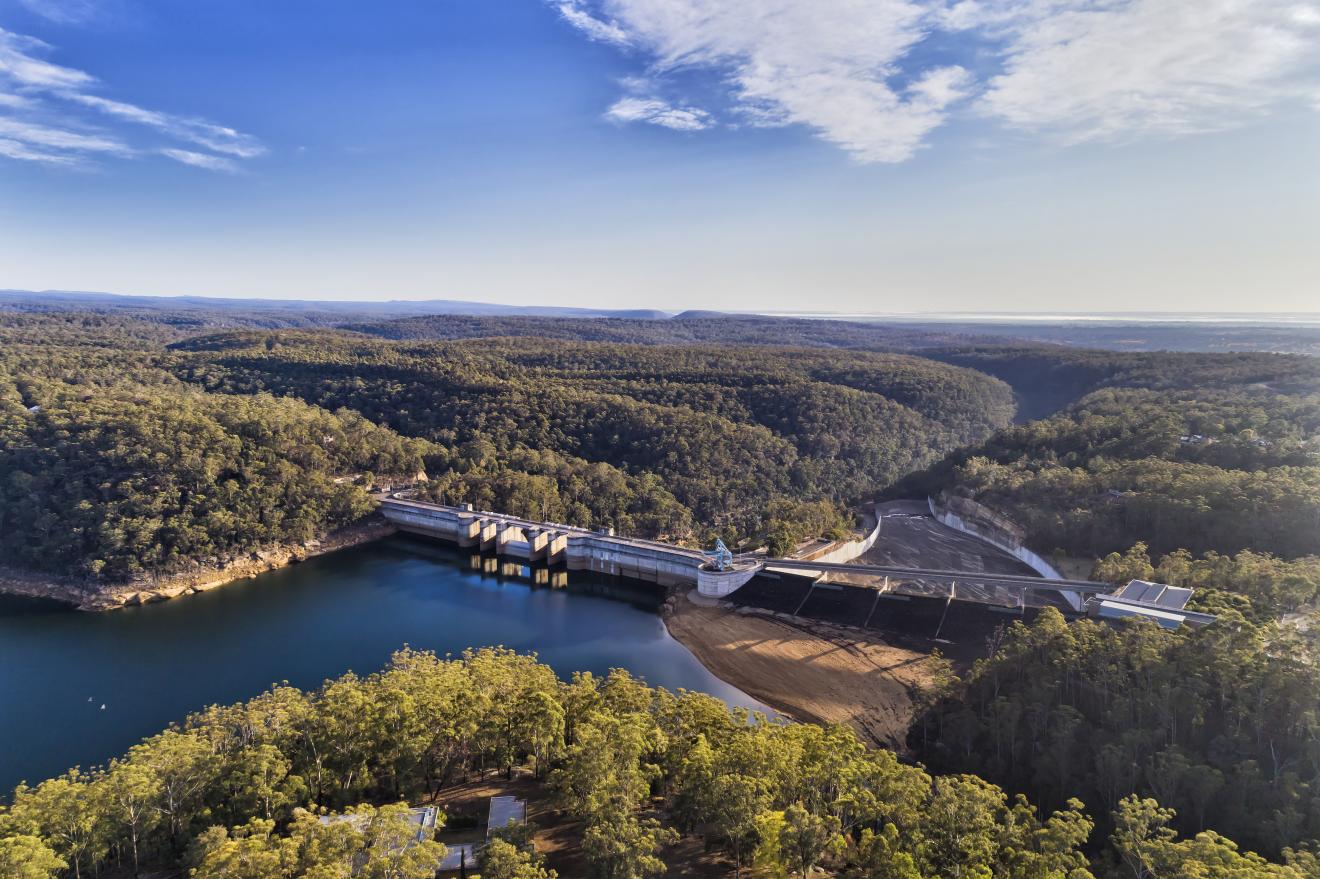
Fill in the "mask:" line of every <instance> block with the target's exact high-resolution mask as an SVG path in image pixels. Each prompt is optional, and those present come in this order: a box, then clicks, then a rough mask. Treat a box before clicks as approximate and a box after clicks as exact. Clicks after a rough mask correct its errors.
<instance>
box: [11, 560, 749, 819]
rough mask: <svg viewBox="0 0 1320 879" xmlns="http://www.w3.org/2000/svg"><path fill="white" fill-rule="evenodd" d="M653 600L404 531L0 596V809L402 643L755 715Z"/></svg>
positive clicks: (649, 593) (369, 666)
mask: <svg viewBox="0 0 1320 879" xmlns="http://www.w3.org/2000/svg"><path fill="white" fill-rule="evenodd" d="M492 568H495V569H496V570H495V571H492V570H491V569H492ZM510 575H511V576H510ZM538 579H539V580H540V581H542V582H541V583H538V582H536V581H537V580H538ZM547 581H550V582H547ZM565 581H566V582H565ZM659 601H660V592H659V589H658V587H655V586H652V585H651V584H646V583H634V582H631V581H626V580H616V579H610V578H604V577H600V576H597V575H594V574H589V573H586V572H569V573H564V572H549V571H544V570H542V571H540V572H539V573H538V572H536V571H532V570H530V569H528V568H525V567H521V568H520V567H518V566H516V565H513V564H510V563H503V564H502V565H501V564H499V563H497V562H496V561H495V560H494V559H489V558H488V559H484V560H483V559H480V558H477V559H473V558H472V557H470V556H469V555H468V554H467V553H460V552H459V551H457V550H452V549H450V548H448V547H445V546H442V545H439V544H434V543H429V542H425V541H421V540H414V539H411V538H406V537H392V538H389V539H386V540H382V541H378V542H376V543H373V544H369V545H366V546H361V547H356V548H353V549H347V550H342V551H340V552H336V553H333V554H330V555H326V556H322V557H320V558H315V559H312V560H310V561H307V562H304V563H302V564H299V565H294V566H291V567H288V568H284V569H282V570H279V571H273V572H271V573H268V574H263V575H261V576H259V577H255V578H253V579H250V580H244V581H240V582H237V583H232V584H230V585H228V586H224V587H222V588H220V589H217V590H214V591H212V592H209V593H205V594H202V595H195V596H189V597H186V598H181V599H177V600H175V601H167V602H162V603H159V604H153V605H148V606H146V607H136V608H126V609H123V610H116V611H112V612H108V613H96V614H90V613H81V612H77V611H72V610H67V609H63V608H61V607H58V606H55V605H51V604H45V603H40V602H34V601H27V600H23V599H13V598H6V597H4V596H0V792H2V793H0V800H2V799H6V798H7V795H8V793H9V791H10V790H11V789H12V787H13V785H14V784H16V783H17V782H18V781H19V780H22V779H27V780H29V781H33V782H35V781H39V780H41V779H44V778H47V777H49V776H51V775H54V774H57V773H59V772H62V771H63V770H64V769H66V768H68V767H69V766H72V765H75V764H78V765H82V766H84V767H86V766H91V765H94V764H99V763H103V762H105V761H106V760H107V759H109V758H110V757H113V756H116V755H118V754H121V753H123V752H124V751H125V750H127V749H128V748H129V747H130V746H131V745H133V744H134V743H135V742H137V741H138V740H139V739H141V738H142V737H144V736H147V735H150V734H152V733H154V732H156V731H158V730H160V729H162V728H163V727H165V726H166V725H168V724H169V723H170V722H171V721H175V720H181V719H183V717H184V716H185V715H186V714H188V713H189V712H191V711H195V710H197V709H199V708H202V707H204V706H206V705H209V704H213V703H228V702H235V701H239V700H242V699H246V698H248V697H250V696H253V695H255V694H257V693H258V692H260V691H261V690H263V689H265V688H266V687H268V686H270V685H271V684H272V683H276V682H280V681H288V682H289V683H291V684H294V685H295V686H298V687H302V688H305V689H306V688H313V687H316V686H317V685H319V684H320V683H321V682H322V681H323V680H325V679H327V678H331V677H336V676H338V675H340V674H343V673H344V672H345V671H348V670H350V669H352V670H353V671H356V672H359V673H362V674H366V673H369V672H372V671H375V670H376V669H378V668H380V667H381V666H382V665H384V664H385V663H386V662H387V661H388V660H389V657H390V654H391V653H392V652H393V651H395V650H397V649H399V647H401V646H403V645H404V644H409V645H411V646H413V647H416V648H422V649H427V650H434V651H436V652H438V653H440V654H442V655H443V654H445V653H455V654H457V653H459V652H461V651H462V650H463V649H464V648H467V647H481V646H486V645H504V646H506V647H511V648H514V649H516V650H519V651H535V652H537V653H538V654H540V657H541V659H542V660H543V661H545V662H547V663H549V664H550V665H551V666H552V667H554V669H555V670H556V671H557V672H558V673H559V674H560V676H561V677H567V676H568V675H570V674H571V673H572V672H574V671H591V672H594V673H597V674H603V673H605V672H606V671H608V670H609V669H611V668H626V669H628V670H629V671H631V672H633V673H634V674H636V675H639V676H641V677H644V678H645V679H646V680H647V681H648V682H649V683H651V684H653V685H656V686H663V687H668V688H670V689H677V688H679V687H683V688H687V689H690V690H700V691H703V692H707V693H712V694H714V695H716V696H719V697H721V698H723V699H724V700H725V701H727V702H729V703H730V704H737V705H745V706H748V707H753V708H763V707H764V706H762V705H760V704H759V703H757V702H756V701H755V700H753V699H751V698H750V697H749V696H746V695H745V694H743V693H741V692H740V691H738V690H736V689H735V688H733V687H731V686H729V685H727V684H725V683H724V682H722V681H720V680H719V679H718V678H716V677H715V676H713V675H712V674H711V673H710V672H708V671H706V669H705V668H704V667H703V666H702V665H701V664H700V663H699V662H697V660H696V659H695V658H694V657H693V656H692V654H691V653H689V652H688V651H687V649H686V648H685V647H683V646H682V645H681V644H679V643H678V642H677V641H675V640H674V639H673V638H671V637H670V636H669V633H668V632H667V631H666V630H665V626H664V623H663V622H662V621H661V619H660V618H659V616H657V615H656V610H657V608H658V606H659ZM102 705H104V706H105V708H104V709H102V708H101V706H102Z"/></svg>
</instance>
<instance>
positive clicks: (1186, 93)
mask: <svg viewBox="0 0 1320 879" xmlns="http://www.w3.org/2000/svg"><path fill="white" fill-rule="evenodd" d="M549 2H551V3H552V4H553V5H554V6H555V7H556V8H557V9H558V10H559V12H560V14H561V15H562V16H563V17H564V18H565V20H567V21H568V22H570V23H571V24H573V25H574V26H575V27H577V28H579V29H580V30H582V31H583V32H584V33H585V34H586V35H587V36H588V37H590V38H591V39H594V40H600V41H604V42H609V43H612V44H615V45H618V46H619V47H620V48H622V49H623V50H624V51H628V52H630V53H632V54H633V55H635V56H637V57H639V59H640V60H641V61H642V62H643V64H644V65H645V69H646V73H647V79H648V81H651V82H652V83H662V82H664V81H665V80H666V79H674V78H676V77H675V74H677V73H679V72H684V71H688V72H690V71H694V70H701V71H705V72H707V73H708V74H711V73H713V74H714V75H715V77H716V78H717V82H718V83H720V84H721V85H723V87H724V89H725V92H726V96H727V98H728V99H729V100H730V101H731V102H732V105H733V108H734V111H735V112H736V113H737V114H738V115H740V116H741V117H743V118H745V119H750V120H751V121H752V122H753V123H755V124H758V125H804V126H808V127H810V128H812V129H814V130H815V131H816V132H817V134H818V135H819V136H820V137H821V138H822V139H824V140H826V141H828V142H830V143H834V144H837V145H838V146H840V147H842V148H843V149H845V150H847V151H848V152H849V153H851V154H852V155H853V156H854V157H856V158H857V159H859V160H861V161H866V162H899V161H903V160H905V159H907V158H909V157H911V156H912V155H913V153H914V152H915V151H916V150H917V149H919V148H920V147H921V146H922V145H923V144H924V143H925V142H926V140H927V138H928V136H929V134H930V132H931V131H933V130H934V129H935V128H937V127H938V126H940V125H941V124H943V122H944V121H945V119H946V118H947V116H948V115H949V114H950V113H951V112H953V110H954V108H956V107H957V106H958V104H959V102H963V101H965V106H967V107H973V108H975V109H976V110H977V111H979V113H980V114H981V115H983V116H988V117H992V118H995V119H998V120H1000V121H1001V122H1002V123H1004V124H1006V125H1008V126H1010V127H1014V128H1021V129H1027V130H1037V131H1047V132H1051V133H1057V134H1061V135H1062V136H1063V137H1064V138H1065V139H1067V140H1070V141H1079V140H1087V139H1099V138H1111V139H1131V138H1136V137H1140V136H1146V135H1168V134H1188V133H1195V132H1201V131H1209V130H1217V129H1223V128H1229V127H1233V126H1236V125H1239V124H1242V123H1243V122H1244V121H1246V120H1249V119H1251V118H1254V117H1257V116H1260V115H1262V114H1265V113H1268V112H1275V111H1278V110H1279V109H1280V108H1282V107H1285V106H1287V105H1288V104H1289V103H1290V102H1291V103H1294V104H1296V105H1297V106H1304V105H1309V107H1310V108H1313V109H1314V108H1320V0H810V2H804V0H549ZM941 32H942V33H944V34H956V35H957V37H956V45H958V46H962V47H964V50H965V52H966V53H967V57H969V58H974V59H975V62H976V63H975V65H974V66H976V67H977V68H984V67H991V68H998V69H997V70H996V71H995V72H994V73H992V74H991V75H990V76H989V77H988V79H985V80H984V81H981V82H978V81H977V79H976V78H975V77H974V76H973V75H972V74H971V73H970V72H969V71H968V70H967V69H965V68H964V67H963V66H961V65H960V64H957V63H951V62H950V61H948V60H942V61H940V62H939V63H931V62H930V61H929V60H928V59H929V58H930V57H934V55H933V53H930V54H927V53H919V52H916V51H914V50H915V49H916V48H917V47H918V46H919V45H920V44H921V43H922V42H923V41H924V40H926V38H927V37H928V36H930V35H932V34H936V33H941ZM945 51H947V48H946V49H945ZM660 92H661V89H659V88H658V87H657V88H656V89H655V90H654V91H653V92H652V93H650V94H646V95H642V96H636V95H634V96H633V97H624V98H623V99H621V100H620V101H619V102H618V103H616V104H615V105H614V106H613V107H611V108H610V109H609V110H608V111H607V112H606V116H607V117H608V118H611V119H614V120H626V119H630V118H632V119H636V120H639V121H647V122H652V121H655V120H654V119H652V118H651V116H650V115H649V112H648V107H649V105H648V104H646V103H645V102H648V101H657V102H660V103H663V104H667V105H672V103H673V102H667V101H664V100H663V99H662V98H661V97H659V94H660ZM684 110H685V111H686V112H689V113H698V112H706V111H701V110H696V109H695V108H691V107H685V108H684ZM657 112H659V111H657ZM701 122H702V127H710V126H711V125H713V124H715V122H716V120H715V119H714V117H713V116H710V115H707V116H705V117H703V118H702V119H701Z"/></svg>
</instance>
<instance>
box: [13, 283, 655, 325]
mask: <svg viewBox="0 0 1320 879" xmlns="http://www.w3.org/2000/svg"><path fill="white" fill-rule="evenodd" d="M5 307H8V308H15V309H22V310H43V311H44V310H60V311H65V310H68V309H70V308H85V309H91V310H100V309H105V308H111V309H117V310H122V309H129V310H134V309H136V310H148V311H165V312H180V311H233V312H246V313H270V312H294V313H299V314H307V313H311V314H325V315H336V314H337V315H340V316H341V317H345V318H363V317H372V318H380V319H388V318H397V317H419V316H427V315H445V314H453V315H469V316H484V315H521V316H525V317H583V318H592V317H619V318H630V319H633V320H665V319H667V318H669V317H671V313H670V312H666V311H660V310H658V309H652V308H627V309H608V308H575V307H570V306H557V305H501V304H498V303H493V302H469V301H466V300H462V299H425V300H408V299H391V300H383V301H367V300H332V299H240V298H235V297H211V296H138V295H133V294H124V293H101V292H95V291H82V290H0V308H5Z"/></svg>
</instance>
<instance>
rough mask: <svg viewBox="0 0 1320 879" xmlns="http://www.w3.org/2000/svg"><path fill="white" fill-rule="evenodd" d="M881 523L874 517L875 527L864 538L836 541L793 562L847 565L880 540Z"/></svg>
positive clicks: (879, 519) (880, 518)
mask: <svg viewBox="0 0 1320 879" xmlns="http://www.w3.org/2000/svg"><path fill="white" fill-rule="evenodd" d="M883 521H884V519H883V517H881V516H876V518H875V527H874V528H872V529H871V533H869V534H867V535H866V536H865V537H860V538H858V539H857V540H836V541H834V542H833V543H831V544H830V545H828V546H826V547H823V548H822V549H819V550H817V551H816V552H812V553H807V554H806V555H803V556H800V557H798V558H795V559H794V560H795V561H804V562H825V563H827V564H837V565H843V564H847V563H848V562H850V561H852V560H853V559H855V558H857V557H858V556H860V555H864V554H865V553H867V552H869V551H870V549H871V547H873V546H875V542H876V541H877V540H879V539H880V523H881V522H883Z"/></svg>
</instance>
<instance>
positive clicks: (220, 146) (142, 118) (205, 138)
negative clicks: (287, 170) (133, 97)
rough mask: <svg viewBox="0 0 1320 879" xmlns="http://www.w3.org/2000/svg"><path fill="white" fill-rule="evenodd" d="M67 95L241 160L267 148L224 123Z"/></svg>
mask: <svg viewBox="0 0 1320 879" xmlns="http://www.w3.org/2000/svg"><path fill="white" fill-rule="evenodd" d="M67 97H68V98H69V99H70V100H72V101H76V102H78V103H80V104H82V105H84V106H87V107H91V108H92V109H95V110H100V111H101V112H103V113H108V114H109V115H111V116H118V117H120V118H122V119H127V120H129V121H130V122H137V123H139V124H141V125H146V126H149V127H151V128H155V129H156V130H158V131H161V132H163V133H165V134H168V135H171V136H173V137H176V138H178V139H179V140H186V141H189V142H191V143H195V144H197V145H199V146H204V147H206V148H207V149H210V150H214V151H215V152H217V153H225V154H226V155H230V156H237V157H238V158H240V159H250V158H253V157H254V156H259V155H261V154H262V153H264V152H265V151H266V148H265V147H263V146H262V145H261V144H260V143H258V142H257V139H256V138H254V137H252V136H250V135H246V134H242V133H240V132H238V131H235V130H234V129H232V128H225V127H224V126H221V125H212V124H211V123H209V122H205V121H202V120H200V119H185V118H183V117H180V116H173V115H170V114H169V113H161V112H158V111H156V110H146V109H143V108H142V107H137V106H134V105H133V104H125V103H122V102H120V101H111V100H108V99H106V98H101V97H97V96H96V95H84V94H70V95H67Z"/></svg>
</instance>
